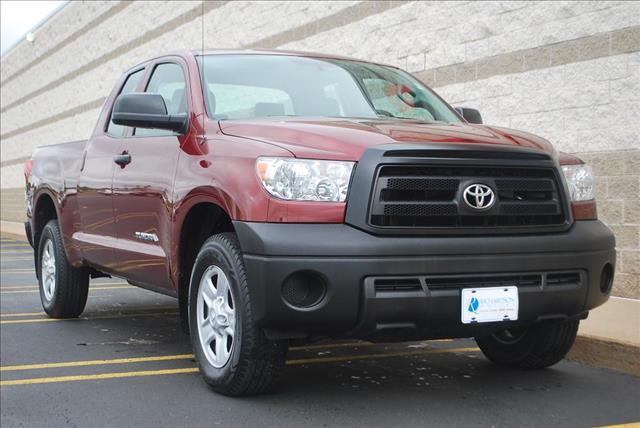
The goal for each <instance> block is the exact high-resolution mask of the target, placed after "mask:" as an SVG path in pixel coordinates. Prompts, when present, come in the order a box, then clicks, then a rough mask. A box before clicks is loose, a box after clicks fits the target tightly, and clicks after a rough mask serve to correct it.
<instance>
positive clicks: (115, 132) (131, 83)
mask: <svg viewBox="0 0 640 428" xmlns="http://www.w3.org/2000/svg"><path fill="white" fill-rule="evenodd" d="M143 72H144V68H143V69H140V70H138V71H136V72H135V73H131V74H130V75H129V77H127V80H125V82H124V85H122V89H121V90H120V94H128V93H129V92H134V91H135V90H136V88H137V87H138V83H139V82H140V79H141V78H142V75H143V74H144V73H143ZM120 94H118V95H120ZM124 129H125V127H124V126H122V125H116V124H115V123H113V120H109V126H108V127H107V134H109V135H112V136H114V137H122V136H123V135H124Z"/></svg>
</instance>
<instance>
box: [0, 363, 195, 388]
mask: <svg viewBox="0 0 640 428" xmlns="http://www.w3.org/2000/svg"><path fill="white" fill-rule="evenodd" d="M198 371H199V369H198V368H197V367H187V368H183V369H167V370H143V371H136V372H120V373H100V374H93V375H77V376H55V377H39V378H32V379H18V380H2V381H0V386H13V385H33V384H41V383H55V382H75V381H79V380H102V379H118V378H127V377H140V376H162V375H170V374H185V373H197V372H198Z"/></svg>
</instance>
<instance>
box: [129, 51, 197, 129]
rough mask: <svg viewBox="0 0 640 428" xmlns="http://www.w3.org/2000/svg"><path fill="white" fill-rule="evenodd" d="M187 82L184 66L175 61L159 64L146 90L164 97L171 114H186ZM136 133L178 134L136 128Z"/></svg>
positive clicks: (168, 111)
mask: <svg viewBox="0 0 640 428" xmlns="http://www.w3.org/2000/svg"><path fill="white" fill-rule="evenodd" d="M186 88H187V84H186V82H185V78H184V72H183V71H182V67H181V66H179V65H178V64H175V63H171V62H168V63H164V64H159V65H157V66H156V68H155V69H154V70H153V74H152V75H151V79H150V80H149V84H147V89H146V90H145V92H149V93H154V94H160V95H162V98H164V103H165V105H166V106H167V113H169V114H186V113H187V112H188V110H189V109H188V103H187V90H186ZM134 134H135V135H138V136H147V135H176V134H175V133H173V132H171V131H166V130H163V129H146V128H144V129H143V128H136V130H135V132H134Z"/></svg>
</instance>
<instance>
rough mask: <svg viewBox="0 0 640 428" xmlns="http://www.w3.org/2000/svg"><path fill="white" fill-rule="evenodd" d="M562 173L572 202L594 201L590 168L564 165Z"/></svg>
mask: <svg viewBox="0 0 640 428" xmlns="http://www.w3.org/2000/svg"><path fill="white" fill-rule="evenodd" d="M562 172H563V173H564V177H565V178H566V180H567V185H568V186H569V194H570V195H571V200H572V201H573V202H577V201H588V200H591V199H594V189H593V184H594V178H593V172H592V171H591V167H589V166H587V165H564V166H563V167H562Z"/></svg>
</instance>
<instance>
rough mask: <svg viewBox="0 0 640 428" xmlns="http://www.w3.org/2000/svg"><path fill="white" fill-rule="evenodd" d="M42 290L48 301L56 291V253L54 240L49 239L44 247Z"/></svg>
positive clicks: (41, 273)
mask: <svg viewBox="0 0 640 428" xmlns="http://www.w3.org/2000/svg"><path fill="white" fill-rule="evenodd" d="M40 275H41V276H42V291H43V292H44V298H45V299H46V300H47V302H49V301H51V299H52V298H53V295H54V294H55V292H56V255H55V253H54V252H53V242H52V241H51V239H47V242H45V244H44V247H43V248H42V266H41V270H40Z"/></svg>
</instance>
